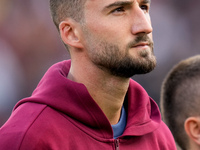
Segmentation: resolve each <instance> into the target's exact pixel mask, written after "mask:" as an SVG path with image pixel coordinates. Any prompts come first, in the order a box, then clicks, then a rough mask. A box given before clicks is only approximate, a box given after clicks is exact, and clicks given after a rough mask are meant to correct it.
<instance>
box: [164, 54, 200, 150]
mask: <svg viewBox="0 0 200 150" xmlns="http://www.w3.org/2000/svg"><path fill="white" fill-rule="evenodd" d="M161 111H162V115H163V119H164V121H165V123H166V124H167V125H168V127H169V128H170V130H171V131H172V134H173V136H174V138H175V140H176V142H177V143H178V145H179V146H180V147H181V149H182V150H200V55H196V56H193V57H190V58H187V59H185V60H182V61H180V62H179V63H178V64H176V65H175V66H174V67H173V68H172V69H171V70H170V72H169V73H168V75H167V76H166V78H165V80H164V81H163V84H162V89H161Z"/></svg>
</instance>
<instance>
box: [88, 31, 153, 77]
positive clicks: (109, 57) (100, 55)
mask: <svg viewBox="0 0 200 150" xmlns="http://www.w3.org/2000/svg"><path fill="white" fill-rule="evenodd" d="M86 38H87V45H88V47H87V50H88V56H89V58H90V60H91V61H92V62H93V64H95V65H96V66H97V67H98V68H100V69H102V70H104V71H106V72H108V73H110V74H111V75H113V76H117V77H123V78H130V77H132V76H133V75H135V74H145V73H148V72H150V71H152V70H153V69H154V68H155V66H156V58H155V56H154V54H153V41H152V40H151V39H150V38H149V37H148V36H147V35H143V36H138V37H137V38H136V39H135V40H134V41H132V42H130V43H128V44H127V46H126V47H125V48H120V47H119V46H118V45H117V44H113V43H108V42H106V41H105V40H97V38H95V37H94V36H92V35H91V34H87V37H86ZM139 42H148V43H149V48H148V49H143V50H138V51H137V52H135V53H136V54H134V56H132V55H131V54H130V51H134V49H131V48H132V47H133V46H134V45H135V44H137V43H139ZM124 49H125V52H124Z"/></svg>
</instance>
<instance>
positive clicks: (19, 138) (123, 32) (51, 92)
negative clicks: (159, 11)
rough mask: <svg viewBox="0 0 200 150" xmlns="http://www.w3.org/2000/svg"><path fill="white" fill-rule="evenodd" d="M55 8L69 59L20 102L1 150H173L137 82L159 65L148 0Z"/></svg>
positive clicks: (2, 134)
mask: <svg viewBox="0 0 200 150" xmlns="http://www.w3.org/2000/svg"><path fill="white" fill-rule="evenodd" d="M50 6H51V12H52V18H53V21H54V23H55V25H56V27H57V29H58V30H59V32H60V36H61V38H62V41H63V42H64V44H65V46H66V48H67V49H68V50H69V53H70V56H71V60H67V61H62V62H59V63H57V64H55V65H53V66H52V67H51V68H50V69H49V70H48V71H47V73H46V74H45V75H44V77H43V78H42V80H41V81H40V83H39V84H38V86H37V88H36V89H35V91H34V92H33V94H32V96H31V97H28V98H25V99H23V100H21V101H20V102H18V103H17V104H16V106H15V108H14V111H13V113H12V115H11V117H10V118H9V119H8V121H7V122H6V123H5V124H4V125H3V126H2V128H1V129H0V147H1V149H6V150H8V149H12V150H14V149H85V150H86V149H87V150H88V149H96V150H97V149H99V150H102V149H121V150H122V149H124V150H128V149H133V148H134V149H140V150H175V149H176V147H175V142H174V139H173V137H172V135H171V132H170V131H169V129H168V127H167V126H166V125H165V124H164V123H163V122H162V120H161V116H160V112H159V108H158V106H157V104H156V103H155V102H154V101H153V99H151V98H150V97H149V95H148V94H147V93H146V91H145V90H144V89H143V88H142V86H140V85H139V84H138V83H137V82H135V81H133V80H132V79H131V77H132V76H133V75H135V74H145V73H148V72H150V71H152V70H153V69H154V67H155V66H156V59H155V56H154V53H153V40H152V26H151V20H150V15H149V9H150V1H139V0H138V1H132V0H128V1H127V0H126V1H117V0H115V1H113V0H104V1H98V0H93V1H92V0H86V1H83V0H77V1H74V0H71V1H70V2H69V1H67V2H66V1H59V0H50ZM98 22H101V23H98ZM119 29H120V30H119ZM113 35H115V36H113ZM9 143H12V145H10V144H9Z"/></svg>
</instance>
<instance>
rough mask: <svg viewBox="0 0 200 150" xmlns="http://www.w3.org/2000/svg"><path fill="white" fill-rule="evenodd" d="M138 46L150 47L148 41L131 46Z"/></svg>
mask: <svg viewBox="0 0 200 150" xmlns="http://www.w3.org/2000/svg"><path fill="white" fill-rule="evenodd" d="M138 47H150V43H149V42H140V43H137V44H135V45H133V46H132V48H138Z"/></svg>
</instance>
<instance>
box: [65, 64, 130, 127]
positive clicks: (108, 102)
mask: <svg viewBox="0 0 200 150" xmlns="http://www.w3.org/2000/svg"><path fill="white" fill-rule="evenodd" d="M84 66H85V67H83V66H82V67H78V66H77V67H75V66H73V64H72V66H71V68H70V72H69V74H68V78H69V79H70V80H73V81H75V82H78V83H83V84H84V85H85V86H86V87H87V89H88V91H89V93H90V95H91V96H92V98H93V99H94V101H95V102H96V103H97V104H98V105H99V107H100V108H101V109H102V111H103V112H104V114H105V115H106V117H107V118H108V120H109V121H110V123H111V125H114V124H116V123H118V121H119V119H120V115H121V108H122V105H123V102H124V99H125V96H126V93H127V90H128V86H129V80H130V79H129V78H120V77H115V76H113V75H110V74H108V73H105V72H104V71H103V70H101V69H99V68H97V67H96V68H95V67H91V68H87V65H86V64H85V65H84ZM74 68H79V69H76V70H75V69H74ZM85 70H87V71H85Z"/></svg>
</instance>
